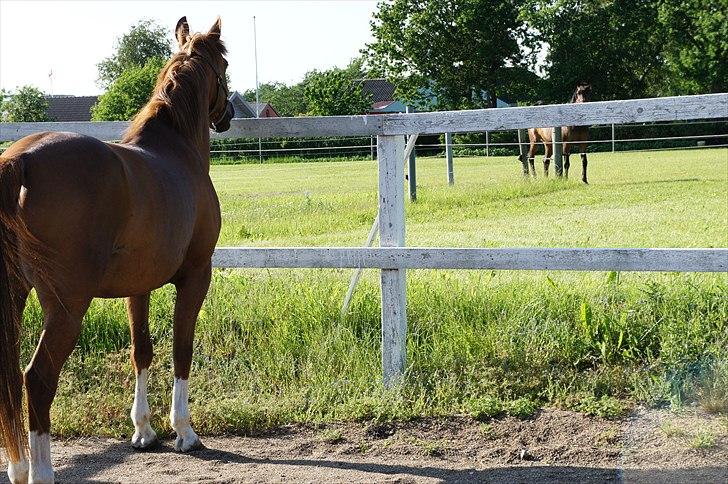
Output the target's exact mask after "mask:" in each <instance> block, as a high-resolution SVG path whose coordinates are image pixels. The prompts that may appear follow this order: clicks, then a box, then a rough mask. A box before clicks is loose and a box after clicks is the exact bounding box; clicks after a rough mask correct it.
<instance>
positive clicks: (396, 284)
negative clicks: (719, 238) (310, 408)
mask: <svg viewBox="0 0 728 484" xmlns="http://www.w3.org/2000/svg"><path fill="white" fill-rule="evenodd" d="M725 117H728V94H725V93H723V94H708V95H699V96H680V97H668V98H653V99H634V100H624V101H605V102H593V103H584V104H560V105H550V106H533V107H517V108H509V109H486V110H470V111H445V112H432V113H413V114H392V115H383V116H337V117H323V118H265V119H236V120H233V122H232V126H231V129H230V130H229V131H228V132H226V133H222V134H213V137H218V138H219V137H225V138H258V137H261V138H267V137H314V136H316V137H323V136H376V137H377V154H378V159H379V225H380V247H379V248H328V247H322V248H219V249H218V250H217V251H216V252H215V256H214V259H213V261H214V264H215V266H216V267H229V268H235V267H248V268H252V267H257V268H284V267H287V268H314V267H351V268H365V267H370V268H377V269H380V270H381V286H382V370H383V376H384V382H385V384H386V385H392V384H394V383H396V382H397V381H398V380H399V379H400V378H401V376H402V375H403V373H404V369H405V354H406V338H407V308H406V294H405V269H418V268H432V269H499V270H500V269H503V270H513V269H515V270H583V271H607V270H610V271H690V272H692V271H695V272H728V249H726V248H720V249H649V248H638V249H608V248H604V249H540V248H533V249H512V248H508V249H467V248H466V249H462V248H405V247H404V241H405V219H404V199H405V196H404V195H405V190H404V158H403V157H404V148H405V142H404V140H405V138H404V135H417V134H437V133H464V132H483V131H498V130H507V129H523V128H529V127H541V126H562V125H571V126H573V125H594V124H613V123H614V124H622V123H638V122H654V121H677V120H691V119H720V118H725ZM126 126H127V123H123V122H102V123H2V124H0V141H13V140H17V139H20V138H22V137H23V136H26V135H28V134H32V133H36V132H39V131H75V132H79V133H84V134H88V135H90V136H94V137H96V138H99V139H103V140H117V139H120V138H121V134H122V132H123V130H124V129H125V128H126ZM516 176H520V175H519V173H518V170H517V168H516V167H515V166H514V177H516Z"/></svg>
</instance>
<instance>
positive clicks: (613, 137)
mask: <svg viewBox="0 0 728 484" xmlns="http://www.w3.org/2000/svg"><path fill="white" fill-rule="evenodd" d="M612 153H614V123H612Z"/></svg>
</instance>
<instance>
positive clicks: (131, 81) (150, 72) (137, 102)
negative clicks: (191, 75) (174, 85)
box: [91, 57, 164, 121]
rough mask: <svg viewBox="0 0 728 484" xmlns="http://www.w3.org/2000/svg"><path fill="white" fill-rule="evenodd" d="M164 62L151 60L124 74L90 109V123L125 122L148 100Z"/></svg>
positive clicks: (156, 59) (155, 58)
mask: <svg viewBox="0 0 728 484" xmlns="http://www.w3.org/2000/svg"><path fill="white" fill-rule="evenodd" d="M162 67H164V61H163V60H162V59H160V58H159V57H152V58H151V59H149V60H148V61H147V63H146V64H145V65H144V66H143V67H131V68H129V69H127V70H126V71H124V72H123V73H122V74H121V76H119V77H118V78H117V79H116V80H115V81H114V82H113V83H112V84H111V86H109V89H108V90H107V91H106V92H105V93H104V94H102V95H101V96H99V100H98V102H97V103H96V105H95V106H94V107H92V108H91V119H92V120H93V121H126V120H128V119H131V118H132V117H134V115H135V114H136V113H137V112H138V111H139V110H140V109H141V108H142V107H143V106H144V105H145V104H146V103H147V101H149V98H150V96H151V94H152V91H153V90H154V86H155V84H156V82H157V76H158V75H159V71H160V70H161V69H162Z"/></svg>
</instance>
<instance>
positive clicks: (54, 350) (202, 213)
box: [0, 17, 233, 483]
mask: <svg viewBox="0 0 728 484" xmlns="http://www.w3.org/2000/svg"><path fill="white" fill-rule="evenodd" d="M175 34H176V38H177V41H178V42H179V48H180V50H179V52H178V53H176V54H175V55H174V56H173V57H172V58H171V59H170V60H169V62H167V64H166V66H165V67H164V69H163V70H162V71H161V73H160V75H159V78H158V80H157V84H156V87H155V88H154V92H153V94H152V97H151V100H150V101H149V103H148V104H147V105H146V106H145V107H144V108H143V109H142V110H141V111H140V112H139V114H137V116H136V117H135V118H134V120H133V121H132V123H131V125H130V127H129V129H128V131H127V132H126V133H125V135H124V138H123V140H122V142H121V143H119V144H115V143H103V142H101V141H98V140H96V139H94V138H90V137H88V136H81V135H78V134H73V133H48V132H46V133H40V134H34V135H31V136H28V137H25V138H23V139H21V140H19V141H18V142H16V143H14V144H13V145H12V146H10V148H8V149H7V150H6V151H5V153H3V155H2V158H0V222H1V224H0V249H2V257H1V258H0V305H1V306H2V308H1V310H0V404H1V407H2V408H0V435H1V436H2V440H3V443H4V445H5V449H6V452H7V455H8V457H9V460H10V463H9V468H8V475H9V477H10V481H11V482H13V483H21V482H27V481H28V480H30V482H36V483H38V482H52V481H53V479H54V474H53V467H52V465H51V454H50V435H49V431H50V416H49V408H50V406H51V402H52V401H53V397H54V396H55V392H56V389H57V386H58V378H59V374H60V372H61V367H62V366H63V364H64V362H65V361H66V359H67V358H68V356H69V354H70V353H71V351H72V350H73V348H74V346H75V345H76V342H77V340H78V337H79V333H80V330H81V319H82V318H83V316H84V313H85V312H86V310H87V309H88V307H89V304H90V303H91V300H92V298H94V297H102V298H112V297H126V298H127V299H126V304H127V309H128V314H129V321H130V326H131V334H132V349H131V357H132V363H133V366H134V370H135V373H136V389H135V394H134V405H133V407H132V411H131V418H132V421H133V424H134V430H135V431H134V436H133V437H132V440H131V444H132V446H133V447H135V448H137V449H145V448H149V447H151V446H153V445H155V444H156V443H157V436H156V433H155V432H154V430H152V428H151V426H150V425H149V422H150V410H149V405H148V403H147V379H148V368H149V366H150V363H151V360H152V342H151V339H150V334H149V327H148V318H149V294H150V291H152V290H154V289H156V288H159V287H160V286H162V285H164V284H166V283H172V284H174V285H175V286H176V288H177V301H176V303H175V308H174V345H173V348H174V350H173V359H174V390H173V394H174V395H173V400H172V405H171V413H170V418H171V423H172V428H173V429H174V430H175V431H176V433H177V439H176V442H175V449H176V450H177V451H181V452H185V451H188V450H191V449H195V448H197V447H199V446H200V445H201V444H200V440H199V438H198V437H197V435H196V434H195V432H194V430H192V427H191V426H190V417H189V411H188V378H189V373H190V364H191V360H192V344H193V336H194V329H195V323H196V320H197V316H198V313H199V310H200V307H201V306H202V302H203V300H204V298H205V296H206V294H207V290H208V288H209V284H210V275H211V258H212V253H213V251H214V248H215V244H216V242H217V238H218V235H219V232H220V206H219V203H218V198H217V195H216V193H215V189H214V188H213V185H212V182H211V181H210V176H209V169H210V154H209V153H210V146H209V144H210V131H209V130H210V128H211V127H212V128H213V129H214V130H215V131H218V132H221V131H226V130H227V129H228V128H229V127H230V119H231V118H232V115H233V109H232V105H231V104H230V102H229V101H228V99H227V98H228V89H227V84H226V80H225V70H226V68H227V61H226V60H225V59H224V57H223V55H224V54H225V52H226V51H225V47H224V45H223V43H222V42H221V40H220V19H219V18H218V19H217V21H216V22H215V24H214V25H213V26H212V28H211V29H210V30H209V32H207V33H204V34H202V33H196V34H193V35H190V31H189V26H188V24H187V20H186V18H185V17H183V18H181V19H180V21H179V22H178V24H177V27H176V29H175ZM31 288H35V290H36V293H37V296H38V299H39V301H40V304H41V307H42V309H43V315H44V319H43V321H44V322H43V332H42V334H41V337H40V341H39V343H38V347H37V349H36V351H35V353H34V355H33V357H32V360H31V362H30V364H29V365H28V367H27V369H26V370H25V373H24V378H23V375H21V372H20V368H19V355H18V353H19V350H18V348H19V337H20V335H19V333H20V326H21V318H22V314H23V308H24V307H25V302H26V298H27V297H28V293H29V291H30V290H31ZM23 383H24V384H25V388H26V391H27V404H28V420H29V422H28V423H29V431H30V432H29V438H28V437H27V436H26V434H25V424H24V419H23V415H22V413H21V411H22V408H23V404H22V386H23ZM28 441H29V442H28Z"/></svg>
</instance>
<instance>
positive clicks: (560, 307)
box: [23, 149, 728, 435]
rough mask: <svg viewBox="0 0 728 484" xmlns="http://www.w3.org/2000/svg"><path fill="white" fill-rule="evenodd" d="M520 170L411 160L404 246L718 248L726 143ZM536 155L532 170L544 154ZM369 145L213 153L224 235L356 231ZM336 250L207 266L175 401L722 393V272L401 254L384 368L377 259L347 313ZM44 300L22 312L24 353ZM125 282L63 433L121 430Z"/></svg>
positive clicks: (370, 173) (127, 391)
mask: <svg viewBox="0 0 728 484" xmlns="http://www.w3.org/2000/svg"><path fill="white" fill-rule="evenodd" d="M575 161H576V163H572V167H573V168H572V177H573V178H574V180H573V181H572V180H569V181H556V180H553V179H551V180H544V179H543V178H542V177H540V178H539V179H538V180H536V181H524V180H522V179H521V177H520V164H519V163H518V162H517V161H516V160H515V159H513V158H487V159H486V158H477V159H460V158H457V159H456V160H455V181H456V185H455V186H454V187H448V186H447V184H446V181H445V167H444V160H443V159H434V158H424V159H419V160H418V182H419V184H420V186H419V188H418V197H419V200H418V201H417V202H416V203H409V202H408V203H407V207H406V210H407V214H406V220H407V245H409V246H454V247H728V150H725V149H722V150H693V151H670V152H649V153H616V154H611V153H599V154H593V155H590V181H591V185H589V186H584V185H582V184H581V183H579V182H578V181H577V180H578V179H579V178H580V171H581V166H580V165H581V164H580V163H579V162H578V161H579V160H578V157H576V160H575ZM540 170H541V169H540V167H539V175H540V174H541V171H540ZM376 177H377V170H376V163H375V162H371V161H357V162H336V163H326V162H321V163H306V164H270V165H238V166H215V167H213V169H212V178H213V181H214V182H215V185H216V186H217V188H218V192H219V195H220V200H221V205H222V210H223V229H222V234H221V238H220V244H219V245H225V246H232V245H246V246H337V245H338V246H357V245H362V244H363V242H364V240H365V239H366V235H367V232H368V230H369V228H370V226H371V223H372V221H373V219H374V216H375V213H376V198H377V191H376V187H377V178H376ZM350 276H351V271H349V270H270V271H269V270H246V271H232V270H224V271H216V273H215V275H214V280H213V285H212V288H211V291H210V294H209V297H208V300H207V302H206V304H205V306H204V308H203V311H202V313H201V316H200V321H199V324H198V330H197V339H196V352H195V357H194V367H193V375H192V383H191V393H192V400H193V401H192V404H191V411H192V418H193V421H194V422H195V423H196V426H197V428H198V429H199V430H201V431H202V432H250V431H255V430H259V429H263V428H267V427H270V426H275V425H279V424H283V423H289V422H319V421H328V420H341V419H344V420H346V419H408V418H415V417H418V416H423V415H453V414H471V415H474V416H476V417H487V416H491V415H495V414H498V413H502V412H505V413H510V414H515V415H525V414H528V413H530V412H532V411H533V409H534V408H537V407H539V406H544V405H546V406H560V407H564V408H572V409H577V410H581V411H584V412H587V413H592V414H599V415H618V414H621V413H623V412H624V411H625V410H626V409H628V408H629V407H630V406H631V405H633V404H635V403H638V402H639V403H646V404H649V405H665V404H670V405H681V404H684V403H685V402H692V401H697V402H699V403H700V404H702V405H703V406H704V407H705V408H706V409H708V410H711V411H718V412H726V411H728V278H727V277H726V275H725V274H713V275H710V274H674V273H669V274H664V273H658V274H646V273H623V274H607V273H603V272H599V273H575V272H548V273H547V272H509V271H505V272H494V271H493V272H491V271H409V272H408V320H409V331H410V333H409V339H408V373H407V378H406V383H405V384H404V385H403V386H402V387H401V388H399V389H397V390H396V391H390V392H388V391H385V390H384V389H383V388H382V386H381V383H380V373H381V367H380V355H379V338H380V322H379V288H378V273H377V272H376V271H368V272H367V273H366V275H365V277H364V278H363V281H362V283H361V285H360V287H359V289H358V290H357V293H356V295H355V298H354V301H353V305H352V309H351V313H350V315H349V316H348V317H346V318H345V319H344V320H342V319H341V318H340V317H339V309H340V305H341V302H342V300H343V296H344V294H345V291H346V288H347V284H348V280H349V278H350ZM173 298H174V290H173V288H170V287H166V288H163V289H162V290H160V291H157V292H156V293H155V295H154V297H153V303H152V311H151V328H152V333H153V338H154V340H155V342H156V346H155V350H156V356H155V361H154V364H153V367H152V370H151V371H152V381H151V382H150V404H151V406H152V412H153V413H154V421H153V425H154V426H155V428H157V429H159V430H161V431H162V432H169V431H170V430H169V424H168V422H167V419H166V415H167V413H168V410H169V399H170V394H171V384H172V375H171V314H172V303H173ZM40 321H41V316H40V310H39V308H38V305H37V302H32V303H31V304H30V305H29V307H28V309H27V310H26V322H27V324H26V326H27V328H28V330H29V331H28V332H27V334H26V338H25V339H24V346H23V350H24V355H25V357H26V359H27V357H28V355H29V354H30V352H31V350H32V345H33V344H34V343H35V341H36V340H37V334H38V332H39V330H40ZM128 333H129V332H128V328H127V322H126V315H125V310H124V306H123V302H122V301H96V302H94V304H93V306H92V308H91V310H90V312H89V314H88V315H87V317H86V322H85V326H84V331H83V334H82V337H81V341H80V342H79V345H78V347H77V349H76V351H75V352H74V354H73V356H72V357H71V359H70V360H69V362H68V364H67V365H66V368H65V371H64V373H63V376H62V382H61V385H60V388H59V391H58V396H57V398H56V401H55V403H54V407H53V420H54V429H55V432H56V433H59V434H60V435H77V434H110V435H130V432H131V431H132V427H131V424H130V422H129V419H128V412H129V408H130V406H131V402H132V398H133V384H134V380H133V374H132V370H131V365H130V363H129V358H128V350H129V340H130V338H129V334H128Z"/></svg>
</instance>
